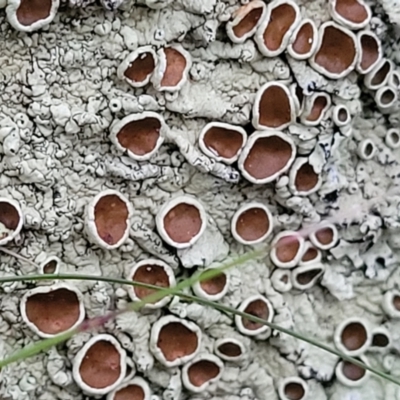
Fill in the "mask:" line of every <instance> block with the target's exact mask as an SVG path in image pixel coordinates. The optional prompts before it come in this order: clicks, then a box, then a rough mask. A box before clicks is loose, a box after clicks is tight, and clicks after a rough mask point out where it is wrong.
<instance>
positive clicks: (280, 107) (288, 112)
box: [258, 85, 292, 128]
mask: <svg viewBox="0 0 400 400" xmlns="http://www.w3.org/2000/svg"><path fill="white" fill-rule="evenodd" d="M258 112H259V123H260V124H261V125H263V126H267V127H269V128H277V127H280V126H281V125H284V124H288V123H290V122H291V121H292V106H291V103H290V99H289V96H288V93H287V92H286V91H285V90H284V89H283V88H282V87H281V86H278V85H270V86H268V87H267V88H266V89H265V90H264V92H263V94H262V95H261V98H260V102H259V105H258Z"/></svg>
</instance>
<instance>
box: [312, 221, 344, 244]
mask: <svg viewBox="0 0 400 400" xmlns="http://www.w3.org/2000/svg"><path fill="white" fill-rule="evenodd" d="M310 241H311V243H312V244H313V245H314V246H315V247H317V248H318V249H320V250H329V249H331V248H332V247H335V246H336V244H337V242H338V241H339V233H338V231H337V229H336V226H335V225H333V224H330V223H326V224H323V225H322V226H320V227H318V228H317V229H316V230H315V231H313V232H311V233H310Z"/></svg>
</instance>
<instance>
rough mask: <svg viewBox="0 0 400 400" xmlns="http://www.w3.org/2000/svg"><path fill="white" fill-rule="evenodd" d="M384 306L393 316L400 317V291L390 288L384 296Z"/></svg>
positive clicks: (390, 315) (384, 309)
mask: <svg viewBox="0 0 400 400" xmlns="http://www.w3.org/2000/svg"><path fill="white" fill-rule="evenodd" d="M382 308H383V311H385V313H386V314H387V315H388V316H389V317H391V318H400V292H399V291H398V290H389V291H387V292H386V293H385V294H384V296H383V297H382Z"/></svg>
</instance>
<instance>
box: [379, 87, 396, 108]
mask: <svg viewBox="0 0 400 400" xmlns="http://www.w3.org/2000/svg"><path fill="white" fill-rule="evenodd" d="M394 99H395V94H394V91H393V89H391V88H388V89H386V90H384V91H383V92H382V93H381V97H380V100H381V103H382V104H383V105H387V104H390V103H392V102H393V100H394Z"/></svg>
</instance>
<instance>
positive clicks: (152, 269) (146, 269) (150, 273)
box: [132, 264, 169, 303]
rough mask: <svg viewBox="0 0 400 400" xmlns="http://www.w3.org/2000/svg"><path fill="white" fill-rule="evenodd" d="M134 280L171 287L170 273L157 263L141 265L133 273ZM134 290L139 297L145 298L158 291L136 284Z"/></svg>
mask: <svg viewBox="0 0 400 400" xmlns="http://www.w3.org/2000/svg"><path fill="white" fill-rule="evenodd" d="M132 280H133V281H138V282H142V283H147V284H149V285H155V286H159V287H169V276H168V274H167V273H166V271H165V269H164V268H163V267H162V266H160V265H156V264H147V265H142V266H140V267H139V268H138V269H137V270H136V271H135V273H134V274H133V276H132ZM133 290H134V291H135V294H136V296H137V297H138V298H139V299H143V298H145V297H146V296H149V295H151V294H153V293H155V292H157V290H156V289H148V288H145V287H138V286H135V287H134V289H133ZM157 301H159V300H157ZM157 301H153V302H152V303H156V302H157Z"/></svg>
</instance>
